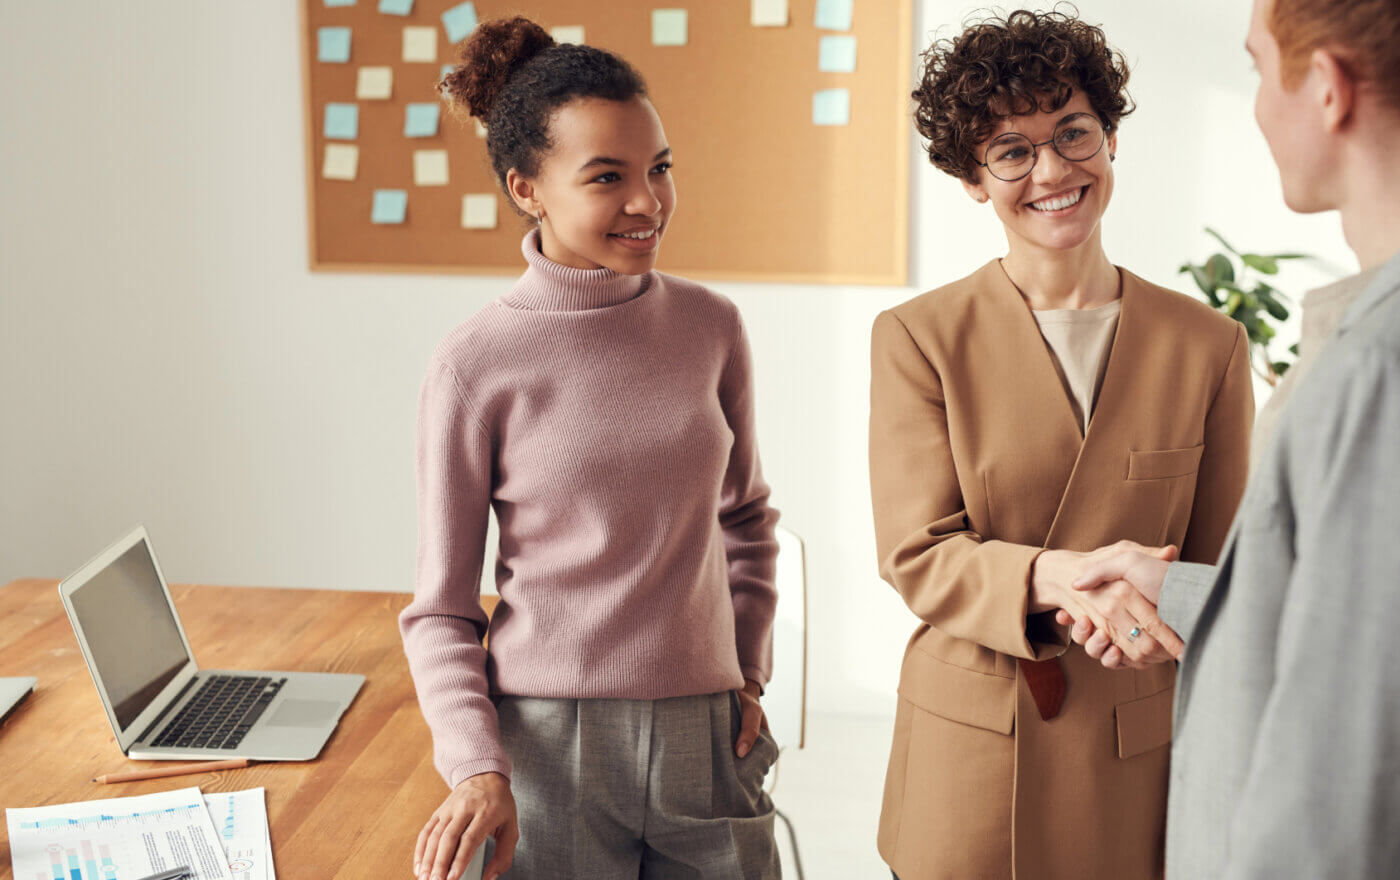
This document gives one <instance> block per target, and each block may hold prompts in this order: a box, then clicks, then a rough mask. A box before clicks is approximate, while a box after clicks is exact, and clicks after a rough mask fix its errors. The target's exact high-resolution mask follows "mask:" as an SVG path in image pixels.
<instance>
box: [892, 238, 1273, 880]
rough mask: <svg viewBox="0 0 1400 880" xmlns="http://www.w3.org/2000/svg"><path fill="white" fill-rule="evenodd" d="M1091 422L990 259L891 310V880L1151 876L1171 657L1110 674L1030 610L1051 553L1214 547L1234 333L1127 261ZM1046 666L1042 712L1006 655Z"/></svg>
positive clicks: (1224, 520) (1223, 502) (1229, 476)
mask: <svg viewBox="0 0 1400 880" xmlns="http://www.w3.org/2000/svg"><path fill="white" fill-rule="evenodd" d="M1119 271H1120V277H1121V280H1122V298H1121V311H1120V316H1119V320H1118V329H1117V331H1116V334H1115V337H1114V341H1113V345H1112V349H1111V352H1110V355H1109V362H1108V365H1107V370H1106V373H1105V375H1104V378H1103V383H1102V387H1101V388H1100V390H1099V393H1098V400H1097V403H1096V404H1095V406H1094V409H1093V416H1092V419H1091V420H1090V422H1089V427H1088V431H1087V433H1086V434H1084V435H1081V433H1080V425H1079V424H1077V423H1076V420H1075V415H1074V410H1073V408H1072V407H1071V405H1070V402H1069V399H1068V397H1067V396H1066V393H1065V390H1064V387H1063V386H1062V384H1061V381H1060V379H1059V376H1058V375H1057V373H1056V370H1055V366H1054V363H1053V362H1052V359H1051V354H1050V352H1049V350H1048V349H1047V347H1046V344H1045V341H1044V340H1043V339H1042V337H1041V334H1040V331H1039V329H1038V327H1037V324H1036V321H1035V319H1034V317H1033V316H1032V314H1031V311H1030V309H1029V308H1028V307H1027V305H1026V303H1025V301H1024V299H1023V298H1022V296H1021V295H1020V292H1019V291H1018V290H1017V289H1016V287H1015V286H1014V285H1013V284H1012V283H1011V280H1010V279H1009V278H1008V277H1007V275H1006V273H1005V272H1004V271H1003V269H1002V267H1001V264H1000V262H999V261H995V260H994V261H992V262H990V263H988V264H987V265H986V266H984V267H983V268H982V269H980V270H978V271H977V272H975V273H974V274H972V275H971V276H969V277H967V278H964V279H962V280H961V281H957V282H955V283H953V284H950V285H948V286H946V287H943V288H939V289H938V290H934V291H932V292H929V293H926V294H923V295H922V296H919V297H916V298H914V299H912V300H910V301H909V302H906V303H904V304H903V305H900V306H897V307H896V308H894V309H891V310H889V311H886V312H884V313H882V314H881V315H880V316H879V317H878V318H877V319H876V321H875V326H874V331H873V339H872V345H871V355H872V374H871V405H870V409H871V412H870V475H871V493H872V500H873V503H874V513H875V533H876V544H877V549H878V551H879V562H880V573H881V576H882V577H884V578H885V580H887V581H889V582H890V583H891V584H892V585H893V586H894V587H895V589H896V590H898V591H899V593H900V595H901V596H902V597H903V598H904V601H905V603H906V604H907V605H908V606H909V608H910V610H911V611H913V612H914V614H915V615H916V616H917V617H918V618H919V620H920V621H921V623H920V625H919V626H918V628H917V629H916V630H915V631H914V634H913V637H912V638H911V639H910V640H909V644H908V647H907V648H906V650H905V654H904V662H903V667H902V670H901V673H900V684H899V694H900V701H899V709H898V715H897V718H896V725H895V735H894V744H893V748H892V750H891V757H890V767H889V773H888V776H887V778H886V788H885V800H884V807H883V810H882V815H881V821H880V831H879V848H880V852H881V854H882V855H883V856H884V858H885V860H886V861H887V862H889V864H890V865H891V866H892V867H893V868H894V869H895V871H896V872H897V873H898V874H899V876H900V878H901V880H933V878H948V880H953V878H957V880H967V878H983V877H995V878H1010V877H1015V878H1019V880H1057V878H1066V880H1068V878H1074V880H1095V878H1105V880H1107V878H1124V877H1131V878H1134V880H1139V878H1151V877H1157V876H1160V875H1161V871H1162V848H1163V824H1164V816H1165V805H1166V785H1167V761H1168V753H1169V750H1168V749H1167V748H1166V746H1167V745H1168V743H1169V741H1170V736H1171V709H1172V687H1173V681H1174V677H1175V668H1174V664H1163V665H1157V666H1153V667H1151V668H1148V669H1145V670H1141V671H1138V670H1117V671H1110V670H1106V669H1104V668H1103V667H1102V666H1101V665H1100V664H1099V663H1098V662H1097V661H1095V660H1092V659H1091V658H1089V657H1088V656H1087V655H1086V654H1085V653H1084V651H1083V649H1082V648H1080V647H1078V646H1069V647H1067V645H1068V639H1067V638H1066V633H1065V632H1064V631H1063V630H1062V629H1060V628H1058V627H1056V626H1055V625H1054V623H1053V616H1052V615H1050V614H1040V615H1034V616H1031V617H1029V618H1028V617H1027V610H1026V609H1027V602H1028V584H1029V577H1030V572H1031V567H1032V565H1033V563H1034V561H1035V558H1036V557H1037V556H1038V555H1039V554H1040V552H1041V551H1042V549H1043V548H1064V549H1071V550H1092V549H1095V548H1097V547H1100V546H1103V545H1105V544H1108V543H1111V542H1113V541H1117V540H1119V539H1123V538H1127V539H1131V540H1134V541H1138V542H1141V543H1143V544H1147V545H1161V544H1167V543H1171V544H1176V545H1178V546H1179V547H1181V550H1182V558H1183V559H1186V560H1195V561H1203V562H1210V561H1214V560H1215V558H1216V555H1217V554H1218V552H1219V550H1220V547H1221V543H1222V541H1223V540H1224V537H1225V534H1226V531H1227V529H1228V527H1229V524H1230V521H1231V518H1232V517H1233V516H1234V513H1235V508H1236V506H1237V505H1238V503H1239V500H1240V495H1241V492H1242V490H1243V488H1244V481H1245V477H1246V473H1247V457H1248V442H1249V429H1250V422H1251V419H1252V417H1253V394H1252V390H1251V382H1250V369H1249V362H1248V360H1249V352H1248V347H1247V341H1246V337H1245V334H1244V331H1243V328H1242V327H1241V326H1240V325H1239V324H1237V323H1236V322H1234V321H1232V320H1231V319H1229V318H1227V317H1225V316H1224V315H1221V314H1220V313H1218V312H1216V311H1214V310H1212V309H1211V308H1209V307H1208V306H1206V305H1205V304H1204V303H1201V302H1198V301H1196V300H1193V299H1191V298H1189V297H1186V296H1184V295H1182V294H1179V293H1174V292H1172V291H1169V290H1166V289H1164V288H1161V287H1157V286H1155V285H1152V284H1149V283H1147V282H1146V281H1144V280H1142V279H1141V278H1138V277H1137V276H1136V275H1133V274H1132V273H1131V272H1128V271H1126V270H1122V269H1120V270H1119ZM1056 656H1059V657H1060V662H1061V664H1062V666H1063V669H1064V672H1065V676H1066V679H1067V687H1068V690H1067V692H1066V695H1065V699H1064V704H1063V706H1062V708H1061V711H1060V714H1059V715H1058V716H1057V717H1055V718H1053V719H1051V720H1050V721H1048V722H1047V721H1042V720H1041V719H1040V716H1039V714H1038V713H1037V711H1036V709H1035V705H1034V703H1033V701H1032V699H1031V696H1030V693H1029V691H1028V689H1027V688H1026V686H1025V684H1024V683H1023V681H1022V679H1021V676H1020V672H1019V669H1018V666H1017V662H1016V661H1017V658H1029V659H1038V660H1043V659H1047V658H1051V657H1056Z"/></svg>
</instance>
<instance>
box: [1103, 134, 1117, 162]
mask: <svg viewBox="0 0 1400 880" xmlns="http://www.w3.org/2000/svg"><path fill="white" fill-rule="evenodd" d="M1104 146H1105V147H1108V160H1109V161H1110V162H1111V161H1113V157H1115V156H1117V155H1118V131H1117V129H1115V130H1114V131H1113V133H1112V134H1110V135H1109V136H1108V140H1107V141H1106V142H1105V143H1104Z"/></svg>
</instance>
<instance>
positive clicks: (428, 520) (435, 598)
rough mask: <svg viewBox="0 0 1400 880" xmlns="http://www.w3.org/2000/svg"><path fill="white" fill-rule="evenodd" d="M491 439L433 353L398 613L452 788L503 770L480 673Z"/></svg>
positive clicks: (505, 763) (421, 407)
mask: <svg viewBox="0 0 1400 880" xmlns="http://www.w3.org/2000/svg"><path fill="white" fill-rule="evenodd" d="M491 461H492V455H491V442H490V438H489V436H488V434H487V432H486V429H485V428H484V427H483V426H482V425H481V423H480V421H479V420H478V419H477V418H476V417H475V416H474V415H473V414H472V413H471V412H470V411H469V410H468V409H467V407H466V405H465V403H464V401H463V397H462V394H461V389H460V388H459V386H458V383H457V377H456V374H455V373H454V372H453V370H452V369H451V367H450V366H448V365H447V364H445V363H443V362H441V361H438V360H434V361H433V363H432V365H431V366H430V367H429V369H428V375H427V377H426V378H425V379H424V381H423V387H422V391H421V392H420V394H419V398H418V467H417V470H418V554H417V573H416V576H415V583H414V596H413V601H412V602H411V603H410V604H409V605H408V607H407V608H405V609H404V610H403V612H402V613H401V614H400V615H399V631H400V633H401V634H402V635H403V644H404V653H405V654H407V655H408V665H409V670H410V671H411V672H412V674H413V684H414V687H415V688H416V689H417V691H418V703H419V706H420V707H421V708H422V710H423V717H424V718H425V719H427V722H428V727H429V729H430V730H431V731H432V734H433V758H434V763H435V764H436V765H437V769H438V772H439V773H441V774H442V776H443V778H444V779H445V780H447V784H448V785H449V786H450V787H453V788H455V787H456V786H457V784H458V783H460V782H461V781H462V780H463V779H466V778H467V777H469V776H476V775H478V774H481V773H487V772H496V773H500V774H502V775H505V776H509V775H510V762H509V759H508V758H507V757H506V754H505V751H504V749H502V747H501V744H500V734H499V731H498V730H497V726H496V709H495V706H494V705H493V704H492V702H491V700H490V698H489V695H488V693H489V688H488V683H487V677H486V649H485V648H484V647H483V646H482V639H483V637H484V636H485V634H486V628H487V617H486V612H485V611H484V610H483V609H482V607H481V566H482V556H483V553H484V550H485V544H486V524H487V515H488V511H489V509H490V498H491V473H492V468H491Z"/></svg>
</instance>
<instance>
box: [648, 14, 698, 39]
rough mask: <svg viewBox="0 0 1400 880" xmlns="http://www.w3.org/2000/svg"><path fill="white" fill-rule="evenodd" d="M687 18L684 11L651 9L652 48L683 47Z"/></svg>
mask: <svg viewBox="0 0 1400 880" xmlns="http://www.w3.org/2000/svg"><path fill="white" fill-rule="evenodd" d="M688 22H689V16H688V15H687V13H686V11H685V10H684V9H653V10H652V11H651V44H652V45H653V46H684V45H685V43H686V36H687V34H686V31H687V24H688Z"/></svg>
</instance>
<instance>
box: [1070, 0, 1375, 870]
mask: <svg viewBox="0 0 1400 880" xmlns="http://www.w3.org/2000/svg"><path fill="white" fill-rule="evenodd" d="M1252 19H1253V20H1252V22H1251V25H1250V32H1249V37H1248V40H1247V42H1246V48H1247V49H1248V50H1249V52H1250V54H1251V55H1252V56H1253V57H1254V60H1255V64H1256V65H1257V67H1258V72H1259V77H1260V83H1259V92H1258V97H1257V99H1256V105H1255V116H1256V118H1257V119H1258V122H1259V127H1260V129H1261V130H1262V131H1263V133H1264V136H1265V139H1266V140H1267V141H1268V143H1269V147H1270V149H1271V151H1272V153H1273V155H1274V159H1275V161H1276V162H1277V163H1278V166H1279V174H1280V177H1281V179H1282V183H1283V192H1284V199H1285V201H1286V202H1287V204H1288V206H1289V207H1290V208H1292V209H1293V210H1295V211H1299V212H1304V213H1312V212H1318V211H1328V210H1337V211H1339V212H1340V214H1341V220H1342V227H1343V232H1344V234H1345V236H1346V239H1347V243H1348V245H1349V246H1350V247H1351V248H1352V250H1353V251H1355V253H1356V256H1357V258H1358V259H1359V261H1360V264H1361V268H1362V270H1363V272H1362V277H1360V278H1358V279H1355V280H1353V281H1352V282H1350V283H1348V284H1347V285H1345V286H1346V288H1347V290H1346V296H1347V297H1349V298H1351V302H1350V303H1349V305H1347V306H1346V308H1345V311H1344V312H1343V313H1342V315H1341V318H1340V320H1339V321H1338V322H1337V323H1336V329H1335V331H1333V332H1332V335H1331V337H1330V338H1329V339H1327V340H1316V339H1314V340H1311V341H1305V350H1304V356H1305V357H1304V360H1305V361H1306V364H1305V366H1306V368H1307V369H1306V371H1305V372H1300V373H1299V374H1298V375H1297V376H1296V377H1291V378H1292V381H1290V382H1289V383H1288V384H1289V389H1288V397H1287V400H1286V401H1282V400H1280V401H1279V403H1278V404H1277V405H1276V406H1274V407H1272V412H1271V417H1272V419H1273V421H1272V428H1271V429H1269V428H1266V429H1265V430H1266V431H1267V432H1268V435H1267V436H1258V437H1257V441H1258V442H1257V445H1256V449H1257V450H1258V460H1257V461H1256V462H1255V464H1254V466H1253V472H1252V474H1251V478H1250V480H1249V483H1248V486H1247V488H1246V489H1245V494H1244V499H1243V501H1242V502H1241V504H1240V509H1239V512H1238V514H1237V515H1236V518H1235V521H1234V524H1233V526H1232V528H1231V531H1230V535H1229V537H1227V538H1226V542H1225V546H1224V548H1223V549H1222V551H1221V556H1220V560H1219V562H1218V564H1217V565H1214V566H1209V565H1199V564H1188V563H1179V562H1178V563H1167V562H1164V561H1162V560H1161V559H1160V558H1156V557H1153V556H1151V555H1148V554H1146V553H1143V552H1139V551H1131V550H1129V551H1124V552H1121V553H1118V554H1115V555H1111V556H1108V557H1106V558H1105V559H1104V560H1103V561H1102V562H1100V563H1097V564H1095V565H1092V566H1090V567H1089V568H1088V569H1086V571H1085V572H1084V574H1083V576H1082V577H1081V578H1080V579H1079V580H1078V581H1077V582H1076V587H1077V588H1080V589H1094V590H1108V589H1117V590H1122V589H1125V587H1126V585H1131V586H1132V587H1133V588H1136V589H1137V590H1139V591H1140V592H1141V593H1142V594H1143V595H1144V596H1146V597H1147V598H1148V599H1149V600H1151V601H1152V602H1153V603H1155V604H1156V605H1157V611H1158V614H1159V615H1160V618H1158V617H1150V616H1149V619H1146V620H1139V627H1140V629H1134V630H1130V631H1129V632H1127V633H1117V632H1114V633H1106V632H1103V631H1097V632H1096V631H1094V629H1093V627H1092V625H1091V624H1089V623H1088V622H1087V621H1075V620H1073V619H1072V618H1071V617H1070V615H1069V613H1068V612H1067V611H1066V612H1061V614H1060V621H1061V623H1071V622H1072V623H1073V629H1072V636H1073V638H1074V639H1075V640H1076V641H1078V642H1080V643H1081V644H1083V645H1084V646H1085V649H1086V650H1087V651H1088V652H1089V654H1090V655H1091V656H1094V657H1096V658H1099V659H1100V660H1101V661H1102V662H1103V663H1104V665H1106V666H1110V667H1114V666H1118V665H1123V664H1128V663H1130V662H1131V661H1129V660H1128V659H1127V655H1125V654H1124V651H1123V648H1124V647H1125V646H1126V645H1127V644H1128V642H1129V641H1130V640H1132V639H1133V638H1135V637H1137V634H1138V633H1139V632H1140V631H1141V632H1147V633H1149V634H1152V635H1154V636H1156V637H1159V638H1160V637H1162V636H1166V635H1169V634H1168V633H1166V631H1165V628H1166V627H1170V628H1171V630H1173V631H1175V633H1176V634H1177V635H1179V636H1180V637H1181V639H1182V640H1183V641H1184V644H1185V647H1184V649H1183V651H1182V653H1181V656H1180V669H1179V673H1178V680H1177V692H1176V704H1175V710H1174V712H1175V734H1174V740H1173V744H1172V769H1171V779H1170V795H1169V803H1168V811H1167V841H1166V848H1167V876H1168V878H1171V880H1188V878H1189V880H1206V878H1228V880H1245V878H1266V877H1267V878H1278V877H1288V878H1294V877H1297V878H1329V880H1336V878H1381V877H1386V878H1389V877H1395V876H1397V874H1396V872H1397V871H1400V3H1396V2H1394V0H1384V2H1382V0H1256V2H1255V7H1254V11H1253V17H1252ZM1306 323H1307V321H1306V319H1305V324H1306ZM1314 323H1315V322H1314ZM1325 323H1330V322H1325ZM1324 343H1325V347H1324ZM1309 350H1311V351H1314V352H1320V353H1318V354H1316V356H1313V357H1309V356H1308V354H1309ZM1115 641H1117V642H1118V644H1114V642H1115Z"/></svg>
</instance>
